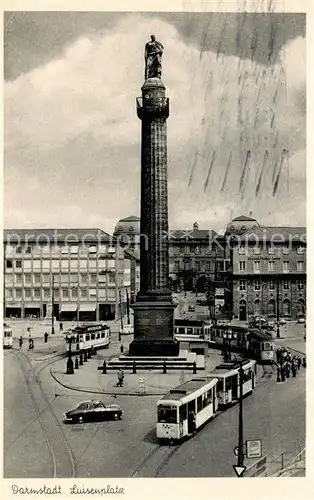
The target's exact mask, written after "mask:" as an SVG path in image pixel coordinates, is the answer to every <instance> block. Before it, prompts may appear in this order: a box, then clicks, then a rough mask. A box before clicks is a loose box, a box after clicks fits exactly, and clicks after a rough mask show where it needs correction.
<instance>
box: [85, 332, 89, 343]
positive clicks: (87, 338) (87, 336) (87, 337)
mask: <svg viewBox="0 0 314 500" xmlns="http://www.w3.org/2000/svg"><path fill="white" fill-rule="evenodd" d="M85 338H86V342H88V341H89V340H90V336H89V333H87V334H86V337H85Z"/></svg>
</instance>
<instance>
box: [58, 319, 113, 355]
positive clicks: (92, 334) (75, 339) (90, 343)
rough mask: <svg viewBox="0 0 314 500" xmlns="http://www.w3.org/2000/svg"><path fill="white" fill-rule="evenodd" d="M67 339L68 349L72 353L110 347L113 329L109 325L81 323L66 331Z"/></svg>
mask: <svg viewBox="0 0 314 500" xmlns="http://www.w3.org/2000/svg"><path fill="white" fill-rule="evenodd" d="M65 340H66V343H67V345H68V347H67V351H68V352H69V351H71V353H72V354H74V355H75V354H79V353H80V352H84V351H88V350H89V349H93V350H95V351H96V350H98V349H103V348H108V347H109V345H110V342H111V331H110V328H109V326H107V325H103V324H98V325H80V326H76V327H75V328H71V329H70V330H68V331H67V332H65Z"/></svg>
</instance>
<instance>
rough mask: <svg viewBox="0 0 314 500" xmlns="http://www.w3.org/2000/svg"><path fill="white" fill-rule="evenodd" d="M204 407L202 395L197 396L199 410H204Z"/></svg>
mask: <svg viewBox="0 0 314 500" xmlns="http://www.w3.org/2000/svg"><path fill="white" fill-rule="evenodd" d="M202 409H203V401H202V396H199V397H198V398H197V411H198V412H199V411H202Z"/></svg>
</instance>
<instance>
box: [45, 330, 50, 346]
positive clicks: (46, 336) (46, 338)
mask: <svg viewBox="0 0 314 500" xmlns="http://www.w3.org/2000/svg"><path fill="white" fill-rule="evenodd" d="M48 337H49V335H48V332H45V333H44V338H45V344H47V342H48Z"/></svg>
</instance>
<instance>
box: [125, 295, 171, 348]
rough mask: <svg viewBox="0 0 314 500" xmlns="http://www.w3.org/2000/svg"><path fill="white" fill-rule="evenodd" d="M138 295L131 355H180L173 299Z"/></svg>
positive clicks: (134, 307)
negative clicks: (175, 331)
mask: <svg viewBox="0 0 314 500" xmlns="http://www.w3.org/2000/svg"><path fill="white" fill-rule="evenodd" d="M146 299H147V300H146V301H145V298H144V297H138V301H137V302H135V303H134V304H133V305H132V308H133V310H134V340H133V342H131V344H130V347H129V355H130V356H178V354H179V347H180V345H179V342H178V341H177V340H176V339H174V338H173V328H174V318H173V313H174V309H175V307H176V306H175V305H174V304H172V302H171V299H170V298H169V299H168V298H166V297H165V298H164V297H160V300H159V301H152V300H151V298H150V297H147V298H146ZM167 299H168V300H167Z"/></svg>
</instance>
